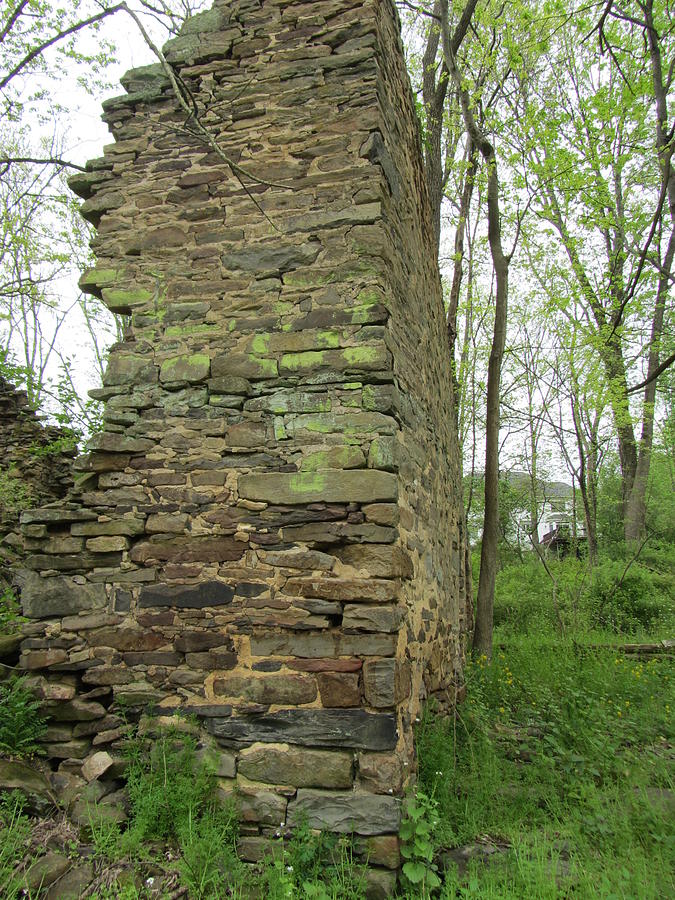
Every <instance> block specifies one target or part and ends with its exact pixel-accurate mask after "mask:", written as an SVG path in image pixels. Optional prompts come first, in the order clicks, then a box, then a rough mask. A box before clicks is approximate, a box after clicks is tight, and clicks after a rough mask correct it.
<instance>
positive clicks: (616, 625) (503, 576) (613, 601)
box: [495, 544, 675, 636]
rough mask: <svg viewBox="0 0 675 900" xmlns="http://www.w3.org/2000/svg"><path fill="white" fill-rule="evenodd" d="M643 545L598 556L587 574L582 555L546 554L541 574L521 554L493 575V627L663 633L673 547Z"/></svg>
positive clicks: (668, 621)
mask: <svg viewBox="0 0 675 900" xmlns="http://www.w3.org/2000/svg"><path fill="white" fill-rule="evenodd" d="M648 546H649V545H647V547H645V549H644V550H643V551H642V553H640V555H639V557H638V558H637V559H635V558H633V557H629V558H626V557H625V556H624V557H621V558H620V559H612V558H611V557H608V556H603V557H602V558H601V560H600V562H599V564H598V566H596V567H595V568H594V569H593V570H592V572H591V571H589V569H588V565H587V562H586V560H585V559H583V558H577V557H575V556H571V555H570V556H567V557H563V558H561V559H554V558H551V559H549V560H548V561H547V566H548V570H549V571H548V572H546V571H545V570H544V568H543V566H542V565H541V563H540V561H539V559H538V558H537V557H536V556H535V555H534V554H533V553H530V554H527V555H525V556H524V558H523V561H522V563H511V564H509V565H507V566H505V567H504V568H503V569H502V570H501V571H500V572H499V573H498V575H497V588H496V597H495V626H496V627H500V628H501V629H502V633H503V634H505V635H509V636H513V635H516V636H517V635H523V634H527V633H530V634H540V635H544V634H550V635H553V634H555V633H559V632H560V631H561V630H562V631H565V632H567V631H571V632H572V633H580V632H581V633H583V632H591V631H593V630H609V631H612V632H615V633H626V634H637V633H639V634H645V635H649V634H653V633H655V632H657V631H658V632H660V631H663V632H667V631H668V629H669V628H671V627H672V625H673V622H674V613H675V592H674V590H673V584H674V581H673V574H674V572H675V558H673V547H672V545H658V544H657V545H655V546H654V547H653V548H651V549H648Z"/></svg>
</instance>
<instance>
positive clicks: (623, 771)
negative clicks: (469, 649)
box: [418, 630, 675, 900]
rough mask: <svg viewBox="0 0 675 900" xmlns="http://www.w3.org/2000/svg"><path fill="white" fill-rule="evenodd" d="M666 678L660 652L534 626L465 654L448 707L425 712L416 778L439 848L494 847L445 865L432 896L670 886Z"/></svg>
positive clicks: (674, 873) (653, 890)
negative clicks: (462, 689)
mask: <svg viewBox="0 0 675 900" xmlns="http://www.w3.org/2000/svg"><path fill="white" fill-rule="evenodd" d="M499 639H500V632H499V630H497V632H496V640H497V641H498V640H499ZM605 639H606V638H605ZM672 677H673V665H672V661H671V660H669V659H668V658H667V657H663V658H654V659H651V660H649V661H643V660H639V659H637V660H636V659H635V658H631V657H628V656H625V655H623V654H621V653H616V652H615V651H612V650H598V649H593V648H585V647H584V646H583V644H580V643H575V642H574V641H571V640H568V641H564V642H561V641H560V640H554V639H546V638H542V637H540V636H539V635H536V633H535V634H532V635H524V636H520V637H517V638H516V637H513V638H511V639H510V640H509V642H508V644H506V645H505V646H504V650H503V651H500V652H498V653H497V654H496V655H495V658H494V659H493V662H492V663H491V664H488V662H487V660H486V659H485V658H480V659H478V660H477V661H475V662H472V663H469V665H468V668H467V685H468V697H467V701H466V702H465V703H464V704H463V705H462V706H461V707H460V708H459V709H458V712H457V717H456V719H454V720H453V719H445V720H434V719H432V718H431V717H430V716H429V717H425V719H424V720H423V723H422V726H421V728H420V731H419V734H418V750H419V759H420V783H421V786H422V789H423V790H425V791H428V792H432V791H433V792H434V797H435V799H436V800H437V802H438V815H439V825H438V829H437V834H436V837H437V843H438V845H439V846H440V847H455V846H458V845H465V844H471V843H472V842H474V843H476V842H477V843H478V844H479V845H480V842H487V843H488V844H490V843H492V844H493V845H494V844H496V845H499V846H500V847H501V848H502V852H500V853H497V854H496V855H495V856H491V857H490V859H491V861H490V863H489V864H485V862H483V861H481V860H480V859H476V860H474V861H473V862H472V863H470V864H469V866H468V869H467V871H466V873H463V874H460V872H459V871H457V870H456V869H453V868H450V869H449V871H448V872H447V873H446V876H445V882H444V885H443V889H442V891H441V894H440V896H441V897H443V898H445V897H447V898H450V897H463V898H464V897H471V898H484V897H493V898H503V897H508V898H514V900H515V898H517V897H535V896H536V897H550V898H555V897H559V896H571V895H574V896H589V897H590V896H593V897H600V898H607V900H609V898H611V897H620V896H625V897H629V896H630V897H641V898H654V900H656V898H659V897H662V896H664V895H668V894H669V893H671V892H672V889H673V886H675V870H674V868H673V865H672V861H673V859H675V853H673V850H674V849H675V846H674V842H673V835H672V829H671V826H670V807H669V804H672V797H673V793H672V792H673V781H672V769H671V763H670V759H669V747H670V746H672V742H673V739H674V738H675V732H674V730H673V716H672V711H671V710H672V706H673V702H674V700H675V697H674V691H673V683H672ZM439 772H442V773H443V776H442V777H439Z"/></svg>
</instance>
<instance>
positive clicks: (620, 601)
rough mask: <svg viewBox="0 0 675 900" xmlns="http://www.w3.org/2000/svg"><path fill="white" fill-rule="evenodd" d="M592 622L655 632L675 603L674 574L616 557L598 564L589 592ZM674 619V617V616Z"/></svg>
mask: <svg viewBox="0 0 675 900" xmlns="http://www.w3.org/2000/svg"><path fill="white" fill-rule="evenodd" d="M588 600H589V614H590V625H591V627H593V628H606V629H608V630H610V631H614V632H624V633H634V632H639V631H646V632H649V631H652V630H653V629H654V627H655V626H656V625H657V624H658V622H659V621H660V620H661V619H662V618H664V617H665V616H667V614H668V611H671V612H672V610H673V607H674V605H675V588H674V586H673V579H672V574H670V575H660V574H659V573H658V572H654V571H650V570H649V569H646V568H645V567H644V566H642V565H639V564H635V565H632V566H630V568H627V564H626V563H624V562H622V561H619V560H616V561H608V562H605V563H603V564H602V565H600V566H598V567H597V568H596V569H595V570H594V572H593V579H592V581H591V584H590V586H589V591H588ZM671 618H672V616H671Z"/></svg>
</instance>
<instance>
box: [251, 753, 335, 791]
mask: <svg viewBox="0 0 675 900" xmlns="http://www.w3.org/2000/svg"><path fill="white" fill-rule="evenodd" d="M239 772H241V773H242V775H245V776H246V777H247V778H250V779H251V780H253V781H262V782H266V783H268V784H284V785H285V784H288V785H292V786H293V787H323V788H349V787H351V784H352V755H351V754H350V753H339V752H336V753H334V752H331V751H326V750H306V749H303V748H299V747H291V746H289V745H288V744H254V745H253V746H252V747H247V748H246V749H244V750H242V751H241V753H240V755H239Z"/></svg>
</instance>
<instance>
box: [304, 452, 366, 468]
mask: <svg viewBox="0 0 675 900" xmlns="http://www.w3.org/2000/svg"><path fill="white" fill-rule="evenodd" d="M365 461H366V458H365V456H364V455H363V451H362V450H361V448H360V447H348V446H347V447H331V448H330V450H317V451H316V452H315V453H310V454H309V455H308V456H306V457H305V458H304V459H303V461H302V464H301V466H300V468H301V470H302V471H303V472H317V471H319V470H320V469H358V468H360V467H361V466H363V465H364V464H365Z"/></svg>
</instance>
